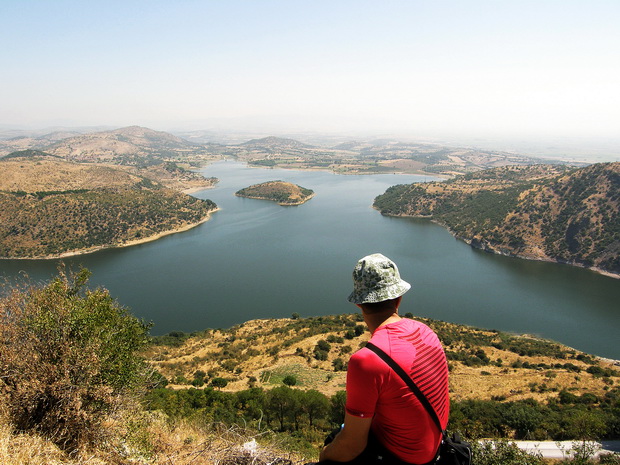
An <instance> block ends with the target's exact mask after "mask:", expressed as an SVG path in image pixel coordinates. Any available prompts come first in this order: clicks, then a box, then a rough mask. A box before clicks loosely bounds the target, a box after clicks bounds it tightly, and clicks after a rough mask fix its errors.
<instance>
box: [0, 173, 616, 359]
mask: <svg viewBox="0 0 620 465" xmlns="http://www.w3.org/2000/svg"><path fill="white" fill-rule="evenodd" d="M204 172H205V174H206V175H207V176H216V177H218V178H219V179H220V183H219V184H218V186H217V187H216V188H215V189H211V190H207V191H202V192H200V193H198V194H195V195H196V196H197V197H201V198H210V199H212V200H213V201H215V202H216V203H217V204H218V206H219V207H220V208H221V210H220V211H218V212H217V213H215V214H214V215H213V216H212V219H211V220H209V221H208V222H206V223H204V224H202V225H200V226H198V227H196V228H194V229H192V230H190V231H187V232H184V233H180V234H175V235H171V236H167V237H164V238H162V239H160V240H158V241H156V242H152V243H148V244H143V245H139V246H135V247H130V248H124V249H115V250H105V251H101V252H97V253H95V254H91V255H84V256H80V257H73V258H71V259H68V260H65V262H66V263H68V264H72V265H73V266H78V265H83V266H86V267H87V268H89V269H90V270H91V271H93V278H92V281H91V282H92V283H94V284H97V285H102V286H105V287H106V288H108V289H110V291H111V293H112V295H113V296H115V297H116V298H117V299H118V300H119V301H120V303H121V304H122V305H126V306H128V307H129V308H130V309H131V310H132V312H133V313H134V314H136V315H138V316H140V317H143V318H145V319H147V320H151V321H153V322H154V323H155V326H154V328H153V333H154V334H162V333H165V332H168V331H172V330H183V331H193V330H200V329H204V328H208V327H210V328H216V327H229V326H231V325H234V324H237V323H240V322H243V321H246V320H250V319H255V318H272V317H289V316H290V315H291V314H292V313H299V314H300V315H302V316H312V315H326V314H337V313H352V312H354V311H356V307H354V306H353V305H351V304H350V303H348V302H347V300H346V297H347V295H348V294H349V292H350V288H351V271H352V269H353V266H354V265H355V262H356V261H357V260H358V259H359V258H360V257H362V256H364V255H367V254H369V253H373V252H382V253H384V254H385V255H387V256H389V257H390V258H393V259H394V260H395V261H396V262H397V263H398V265H399V268H400V270H401V274H402V275H403V277H404V278H405V279H406V280H408V281H410V282H411V283H412V285H413V287H412V290H411V291H410V292H409V293H408V294H407V295H406V296H405V300H404V301H403V307H402V311H403V312H412V313H413V314H416V315H420V316H427V317H431V318H436V319H441V320H446V321H454V322H456V323H464V324H471V325H475V326H481V327H486V328H494V329H500V330H507V331H515V332H525V333H530V334H537V335H541V336H543V337H547V338H550V339H554V340H558V341H560V342H563V343H565V344H568V345H570V346H573V347H576V348H578V349H581V350H585V351H587V352H590V353H594V354H598V355H603V356H607V357H611V358H616V359H620V348H618V346H617V344H616V339H617V331H618V328H619V324H618V323H619V320H620V318H619V310H618V304H617V302H619V301H620V280H615V279H612V278H609V277H605V276H600V275H597V274H595V273H592V272H589V271H587V270H582V269H578V268H574V267H569V266H565V265H557V264H551V263H543V262H531V261H525V260H519V259H513V258H508V257H500V256H496V255H490V254H487V253H485V252H482V251H478V250H474V249H472V248H470V247H469V246H467V245H466V244H464V243H463V242H461V241H457V240H455V239H454V238H453V237H452V236H451V235H450V234H449V233H448V232H447V231H446V230H445V229H443V228H441V227H440V226H437V225H434V224H432V223H430V222H428V221H425V220H415V219H403V218H388V217H383V216H381V215H380V214H379V213H378V212H377V211H375V210H373V209H372V208H371V204H372V200H373V199H374V197H375V196H377V195H378V194H380V193H383V192H384V191H385V189H387V187H389V186H391V185H394V184H401V183H411V182H414V181H423V180H424V177H421V176H418V177H416V176H404V175H369V176H339V175H334V174H332V173H326V172H313V171H310V172H300V171H287V170H280V169H278V170H270V169H257V168H248V167H246V166H244V165H242V164H240V163H236V162H230V161H229V162H220V163H216V164H214V165H211V166H210V167H208V168H206V169H205V170H204ZM427 179H428V178H427ZM270 180H283V181H288V182H293V183H296V184H299V185H301V186H303V187H307V188H309V189H312V190H314V191H315V193H316V195H315V197H314V198H313V199H312V200H310V201H309V202H307V203H306V204H304V205H301V206H297V207H281V206H279V205H276V204H274V203H271V202H268V201H261V200H253V199H244V198H240V197H235V196H234V192H235V191H237V190H238V189H240V188H242V187H247V186H249V185H251V184H256V183H259V182H264V181H270ZM56 267H57V261H41V260H21V261H20V260H9V261H1V262H0V271H1V272H2V273H3V274H5V275H6V276H8V277H12V276H15V275H17V274H18V273H19V271H20V270H24V271H26V272H27V273H28V274H29V275H31V276H32V277H34V278H35V279H46V278H48V277H50V276H52V275H53V274H54V273H55V270H56Z"/></svg>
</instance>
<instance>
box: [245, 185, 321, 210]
mask: <svg viewBox="0 0 620 465" xmlns="http://www.w3.org/2000/svg"><path fill="white" fill-rule="evenodd" d="M235 195H237V196H238V197H246V198H249V199H261V200H272V201H274V202H277V203H278V204H280V205H284V206H291V205H301V204H303V203H305V202H307V201H308V200H310V199H311V198H312V197H314V191H313V190H310V189H306V188H305V187H301V186H298V185H297V184H292V183H290V182H284V181H268V182H263V183H261V184H254V185H252V186H249V187H246V188H244V189H241V190H239V191H237V192H236V193H235Z"/></svg>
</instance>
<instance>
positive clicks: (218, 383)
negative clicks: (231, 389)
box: [211, 377, 228, 389]
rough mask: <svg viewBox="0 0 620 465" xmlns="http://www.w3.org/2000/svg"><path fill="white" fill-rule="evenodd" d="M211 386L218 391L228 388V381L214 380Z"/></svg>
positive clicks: (222, 379)
mask: <svg viewBox="0 0 620 465" xmlns="http://www.w3.org/2000/svg"><path fill="white" fill-rule="evenodd" d="M211 386H213V387H214V388H217V389H222V388H225V387H226V386H228V381H226V380H225V379H224V378H219V377H218V378H213V379H212V380H211Z"/></svg>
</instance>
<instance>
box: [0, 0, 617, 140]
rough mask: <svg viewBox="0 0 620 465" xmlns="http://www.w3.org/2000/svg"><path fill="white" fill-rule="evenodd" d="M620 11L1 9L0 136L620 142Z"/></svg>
mask: <svg viewBox="0 0 620 465" xmlns="http://www.w3.org/2000/svg"><path fill="white" fill-rule="evenodd" d="M619 25H620V0H609V1H597V0H582V1H570V0H557V1H551V0H549V1H545V0H535V1H527V0H510V1H501V0H488V1H482V0H471V1H470V0H454V1H443V0H433V1H431V0H428V1H417V0H408V1H407V0H400V1H390V0H377V1H362V0H358V1H346V0H344V1H339V0H329V1H323V0H307V1H296V0H278V1H276V0H268V1H262V0H247V1H241V0H220V1H190V0H176V1H173V0H170V1H158V0H148V1H131V0H123V1H110V0H107V1H88V0H80V1H69V0H54V1H51V0H41V1H35V0H0V41H1V43H2V44H3V45H2V47H1V51H0V63H1V66H0V125H14V126H20V125H21V126H30V127H34V126H37V127H42V126H50V125H110V126H125V125H130V124H138V125H143V126H148V127H152V128H154V129H162V130H169V129H173V128H174V129H180V128H184V127H186V128H188V129H199V128H206V127H207V126H209V125H211V124H214V122H218V121H219V122H220V123H222V122H223V124H228V125H231V126H234V125H235V124H237V123H238V124H239V125H240V126H242V125H244V124H246V125H247V124H249V122H256V121H263V122H265V124H272V125H274V126H277V125H281V126H282V127H283V128H284V129H289V128H295V129H307V130H329V131H338V132H341V131H348V130H353V129H360V130H376V131H389V132H393V133H403V134H412V135H417V136H424V135H425V134H429V135H430V134H467V135H492V136H495V135H498V136H502V135H508V136H519V137H525V138H527V137H529V136H532V137H537V136H556V137H557V136H559V137H562V136H571V137H572V136H583V137H607V138H610V137H611V138H614V137H618V135H619V134H618V133H619V132H620V26H619Z"/></svg>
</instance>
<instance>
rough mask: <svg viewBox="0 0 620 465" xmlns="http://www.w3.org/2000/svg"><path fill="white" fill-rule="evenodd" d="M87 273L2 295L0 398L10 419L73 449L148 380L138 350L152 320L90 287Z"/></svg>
mask: <svg viewBox="0 0 620 465" xmlns="http://www.w3.org/2000/svg"><path fill="white" fill-rule="evenodd" d="M89 277H90V272H89V271H88V270H86V269H82V270H80V271H79V272H78V273H71V274H69V275H67V274H65V272H64V270H63V269H62V268H61V269H60V271H59V276H58V277H55V278H53V279H52V280H51V282H49V283H48V284H47V285H45V286H43V287H37V286H34V285H26V286H25V287H21V288H16V289H13V290H12V292H11V293H10V294H9V295H8V296H7V297H5V298H4V299H2V300H0V373H1V375H2V376H1V377H0V378H1V379H0V398H1V401H2V402H3V403H4V405H5V406H6V407H7V410H8V413H9V421H10V422H11V423H12V424H13V425H14V426H15V428H16V429H18V430H21V431H30V430H36V431H38V432H40V433H43V434H45V435H47V436H49V437H50V438H53V440H54V442H56V443H57V444H58V445H59V446H61V447H63V448H65V449H68V450H75V449H76V448H78V447H79V446H81V445H82V444H86V443H92V442H93V441H94V440H95V439H96V438H98V437H101V436H102V435H103V434H104V433H105V427H104V426H103V425H104V420H105V418H106V415H107V414H108V412H112V411H113V410H114V409H117V408H119V407H121V406H122V405H123V404H124V402H126V400H127V399H128V396H129V395H130V394H135V393H136V392H137V391H138V390H140V389H141V388H143V387H144V386H145V384H146V382H147V381H148V377H149V376H148V375H149V373H150V370H149V369H148V368H147V365H146V364H145V363H144V360H143V359H142V358H141V357H140V356H139V355H138V350H139V349H141V348H142V347H144V346H145V345H146V344H147V343H148V329H149V325H148V324H146V323H144V322H143V321H142V320H139V319H137V318H135V317H134V316H132V315H131V314H129V312H128V311H127V310H126V309H125V308H123V307H121V306H119V305H118V304H117V302H116V301H115V300H114V299H112V297H111V296H110V295H109V293H108V291H107V290H105V289H95V290H90V289H88V288H87V287H86V284H87V282H88V279H89Z"/></svg>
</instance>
